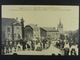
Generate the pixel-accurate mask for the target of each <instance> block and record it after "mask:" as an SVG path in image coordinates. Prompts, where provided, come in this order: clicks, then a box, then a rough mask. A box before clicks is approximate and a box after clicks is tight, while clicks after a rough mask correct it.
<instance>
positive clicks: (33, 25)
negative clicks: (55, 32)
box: [25, 24, 39, 30]
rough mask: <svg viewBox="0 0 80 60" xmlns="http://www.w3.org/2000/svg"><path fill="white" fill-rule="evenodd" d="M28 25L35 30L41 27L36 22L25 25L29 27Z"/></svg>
mask: <svg viewBox="0 0 80 60" xmlns="http://www.w3.org/2000/svg"><path fill="white" fill-rule="evenodd" d="M27 26H30V27H31V28H32V29H33V30H38V29H39V27H38V26H37V25H35V24H29V25H26V26H25V27H27Z"/></svg>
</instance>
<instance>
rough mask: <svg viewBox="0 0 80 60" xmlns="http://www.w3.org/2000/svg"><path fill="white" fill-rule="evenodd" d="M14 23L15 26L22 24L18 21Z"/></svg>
mask: <svg viewBox="0 0 80 60" xmlns="http://www.w3.org/2000/svg"><path fill="white" fill-rule="evenodd" d="M13 24H14V26H21V23H19V22H16V23H13Z"/></svg>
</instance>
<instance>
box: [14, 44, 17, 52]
mask: <svg viewBox="0 0 80 60" xmlns="http://www.w3.org/2000/svg"><path fill="white" fill-rule="evenodd" d="M16 48H17V44H16V42H14V51H15V52H16Z"/></svg>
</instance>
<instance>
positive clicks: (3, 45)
mask: <svg viewBox="0 0 80 60" xmlns="http://www.w3.org/2000/svg"><path fill="white" fill-rule="evenodd" d="M1 46H2V54H5V53H4V49H5V48H4V47H5V44H4V42H2V45H1Z"/></svg>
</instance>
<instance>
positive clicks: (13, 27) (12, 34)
mask: <svg viewBox="0 0 80 60" xmlns="http://www.w3.org/2000/svg"><path fill="white" fill-rule="evenodd" d="M13 23H14V22H13ZM13 23H12V40H13V41H14V25H13Z"/></svg>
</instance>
